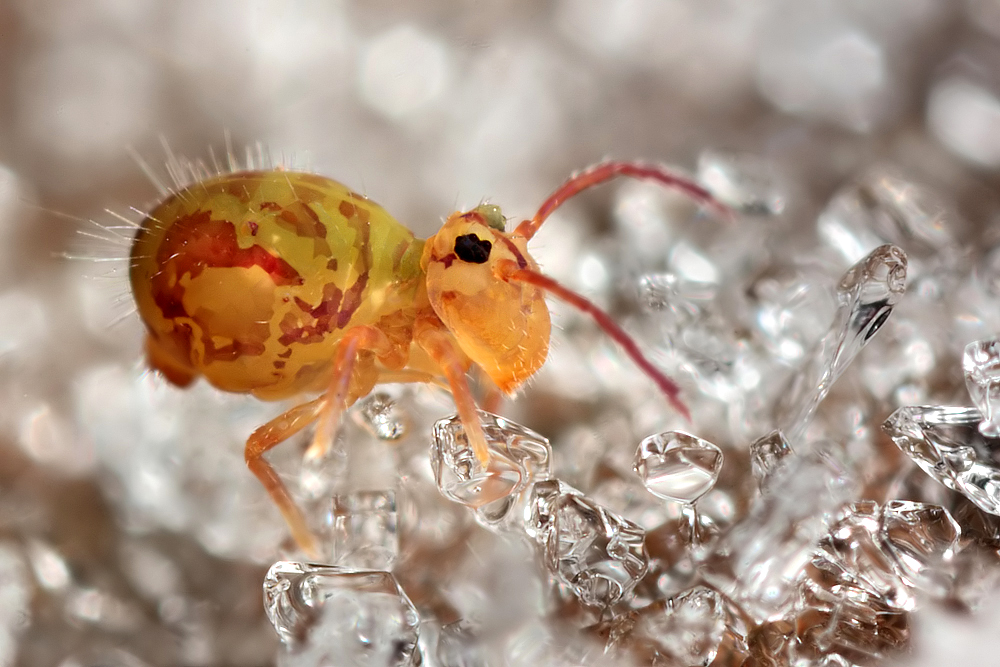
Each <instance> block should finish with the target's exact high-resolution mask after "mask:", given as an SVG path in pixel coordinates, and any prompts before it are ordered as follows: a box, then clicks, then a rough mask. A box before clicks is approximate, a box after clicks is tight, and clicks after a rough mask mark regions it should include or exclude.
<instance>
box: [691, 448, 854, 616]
mask: <svg viewBox="0 0 1000 667" xmlns="http://www.w3.org/2000/svg"><path fill="white" fill-rule="evenodd" d="M854 487H855V485H854V483H853V481H852V480H851V479H850V478H849V477H847V475H846V474H845V472H844V471H843V470H841V469H840V467H839V466H838V465H836V464H835V463H834V462H832V461H830V460H829V459H827V458H824V457H820V456H818V455H805V456H792V457H789V458H788V459H787V462H786V463H785V465H783V466H781V467H780V468H779V470H778V471H777V472H776V473H775V475H774V476H773V478H772V479H771V481H770V482H769V484H768V488H767V491H766V492H765V493H764V494H762V495H761V496H760V497H759V498H758V499H757V500H756V501H755V502H754V504H753V506H752V507H751V508H750V512H749V514H748V516H747V517H745V518H744V519H743V521H741V522H740V523H738V524H736V525H735V526H733V528H731V529H730V530H729V532H728V533H726V534H725V535H723V536H722V537H721V538H720V539H719V541H718V542H717V543H716V545H715V547H714V548H713V549H712V552H711V553H710V554H709V555H708V556H707V557H706V558H705V559H704V560H703V562H702V575H703V577H704V578H705V580H706V581H708V582H709V583H710V584H712V585H713V586H714V587H715V588H717V589H718V590H719V591H720V592H721V593H723V594H724V595H727V596H729V597H730V598H731V599H733V600H734V601H735V602H736V603H737V604H739V605H740V606H741V607H743V609H744V610H746V611H747V613H749V614H750V616H751V617H753V618H754V619H755V620H757V621H758V622H763V621H765V620H774V619H778V618H782V617H783V616H785V615H786V614H787V613H788V612H789V611H790V610H791V609H792V606H793V604H794V602H795V599H796V596H797V593H796V585H797V581H798V579H799V577H801V576H802V572H803V569H804V568H805V566H806V564H808V563H809V562H810V560H811V559H812V555H813V552H814V550H815V548H816V545H817V544H818V543H819V541H820V539H821V538H822V537H823V536H824V535H826V534H827V532H828V527H829V525H830V524H831V523H832V522H833V521H834V520H835V518H836V513H837V512H838V511H839V509H840V507H841V506H842V505H843V504H844V503H845V502H846V501H848V500H849V499H850V498H851V497H852V495H853V494H854Z"/></svg>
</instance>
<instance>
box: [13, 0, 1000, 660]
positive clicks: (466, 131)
mask: <svg viewBox="0 0 1000 667" xmlns="http://www.w3.org/2000/svg"><path fill="white" fill-rule="evenodd" d="M227 141H228V142H229V144H230V145H231V146H232V147H234V149H235V151H236V153H237V154H238V155H239V156H240V160H241V161H242V160H244V159H245V158H244V150H245V148H249V154H250V156H251V158H250V159H252V160H254V161H259V160H260V158H261V156H264V161H265V162H267V161H268V160H271V161H273V162H275V163H283V164H291V165H294V166H297V167H302V168H308V169H310V170H313V171H316V172H318V173H321V174H324V175H328V176H330V177H332V178H335V179H337V180H339V181H341V182H343V183H346V184H348V185H349V186H350V187H352V188H353V189H356V190H358V191H360V192H362V193H364V194H366V195H368V196H369V197H371V198H372V199H374V200H375V201H377V202H379V203H381V204H382V205H383V206H384V207H385V208H386V209H387V210H388V211H390V212H392V213H393V214H394V215H395V216H396V217H397V219H399V220H400V221H401V222H403V224H405V225H407V226H408V227H410V228H411V229H413V230H414V231H415V232H416V233H417V234H418V235H421V236H426V235H429V234H431V233H433V231H434V230H435V229H436V228H437V226H438V225H439V224H440V221H441V220H442V218H443V217H444V216H446V215H447V214H448V213H449V212H451V211H452V210H455V209H456V208H467V207H472V206H475V205H477V204H478V203H480V202H481V201H484V200H488V201H490V202H492V203H497V204H500V205H502V206H503V207H504V212H505V213H506V214H507V215H508V216H516V217H526V216H530V215H531V214H532V213H533V212H534V208H535V207H537V205H538V204H539V203H540V202H541V201H542V200H543V198H544V197H545V195H546V194H547V193H548V192H549V191H551V190H552V189H553V188H554V187H555V186H556V185H558V183H560V182H561V181H562V180H563V179H564V178H566V177H567V176H568V175H569V174H570V173H572V172H573V171H574V170H577V169H580V168H583V167H585V166H587V165H589V164H591V163H594V162H596V161H598V160H601V159H603V158H606V157H615V158H623V159H624V158H641V159H645V160H651V161H659V162H665V163H669V164H672V165H675V166H676V167H677V168H679V169H682V170H683V169H687V170H694V169H695V167H696V165H697V163H698V159H699V156H700V155H702V154H703V153H704V151H706V150H710V149H711V150H717V151H725V152H731V153H736V154H751V155H753V156H757V157H760V158H762V159H764V160H766V161H767V163H768V164H769V165H770V167H771V168H773V170H774V172H775V173H778V174H780V175H782V178H783V181H782V183H783V184H784V185H783V187H784V190H783V199H784V202H785V215H786V220H788V221H789V222H788V224H789V225H790V228H791V229H799V228H801V229H803V230H805V229H806V228H808V229H809V230H811V229H812V226H813V224H814V220H815V217H816V215H817V213H818V211H819V210H820V209H822V207H823V206H824V204H825V202H826V201H827V200H828V199H829V198H830V196H831V194H832V193H833V192H835V191H836V190H837V188H838V187H840V186H841V185H842V184H843V183H844V182H845V180H847V179H849V178H851V177H853V176H855V175H857V174H858V173H860V172H862V171H864V170H865V169H867V168H868V167H870V166H871V165H874V164H881V163H887V162H888V163H892V164H895V165H899V166H902V167H904V168H905V169H906V170H907V172H908V173H909V174H912V175H913V176H914V177H915V178H917V179H918V180H920V181H921V182H923V183H926V184H929V186H931V187H933V188H934V189H935V190H937V191H938V192H943V193H946V194H947V197H948V198H949V199H950V201H952V202H953V204H954V206H955V207H956V209H957V210H958V211H959V213H960V215H959V216H958V218H957V219H959V220H962V221H964V222H962V223H961V224H960V225H959V226H957V227H956V229H957V233H958V235H959V238H960V240H961V241H963V242H965V243H972V244H976V243H981V242H984V241H981V239H989V238H991V235H993V234H994V231H993V230H994V229H1000V227H995V223H996V222H997V213H998V211H1000V206H998V205H1000V190H998V188H997V185H998V183H1000V179H998V169H1000V2H998V0H961V1H960V0H878V1H877V2H871V1H869V0H751V1H747V0H699V1H698V2H692V1H690V0H688V1H681V0H545V1H537V0H530V1H528V0H525V1H521V0H511V1H509V2H504V3H484V2H435V1H433V0H420V1H410V2H405V3H397V2H388V1H381V0H374V1H365V2H348V1H339V0H322V1H320V0H304V1H302V2H295V3H290V2H283V1H280V0H231V1H225V0H210V1H204V0H170V1H154V0H0V238H2V240H3V242H2V243H0V664H24V665H65V666H66V667H69V666H71V665H97V664H101V665H146V664H150V665H161V664H162V665H169V664H185V665H230V664H231V665H264V664H271V663H272V661H273V656H274V652H275V650H276V646H277V639H276V637H275V635H274V633H273V631H272V630H271V629H270V624H269V623H268V622H267V619H266V618H265V617H264V614H263V610H262V607H261V603H260V582H261V579H262V578H263V574H264V568H265V567H266V565H267V564H268V563H269V559H270V560H273V555H274V545H275V543H276V541H277V540H278V539H280V537H276V536H280V531H281V525H280V522H278V521H277V520H276V519H275V518H274V517H273V515H270V514H269V515H268V516H269V517H270V518H269V519H268V521H269V523H265V524H252V525H250V526H249V527H248V526H246V525H244V524H242V523H238V524H236V528H233V527H232V526H230V528H228V529H222V528H217V527H216V528H212V530H208V529H205V530H202V529H201V528H199V529H198V530H195V529H192V528H191V525H192V524H191V522H190V521H189V519H188V518H185V515H183V512H184V511H187V512H192V511H193V510H191V509H190V508H189V509H188V510H184V511H181V510H176V511H174V510H171V509H170V507H171V505H170V504H169V503H167V502H166V501H164V503H163V504H159V505H155V507H154V508H153V509H149V507H146V508H143V507H142V503H143V502H144V501H143V499H145V500H146V501H149V503H150V505H151V506H152V505H153V504H154V503H153V501H152V500H149V499H150V498H154V497H157V495H156V494H158V493H161V492H163V490H162V488H161V486H162V485H159V486H158V482H157V481H156V480H155V479H153V480H147V482H148V483H147V486H144V487H142V488H140V489H138V490H136V489H135V488H132V487H131V486H130V485H129V483H128V479H129V478H130V477H131V479H132V480H133V481H134V480H135V479H138V477H136V476H137V475H139V473H137V472H136V470H138V468H130V467H128V465H126V462H127V460H128V457H129V456H130V455H131V454H130V453H129V449H128V446H129V439H130V438H132V440H131V441H130V442H133V443H137V442H140V441H142V440H143V438H144V437H145V436H143V435H142V434H143V433H145V434H146V435H148V432H155V431H156V430H157V429H161V430H163V431H164V432H170V433H171V434H172V437H174V438H177V437H183V433H182V434H181V435H180V436H178V435H177V429H178V427H177V425H176V424H174V423H172V422H171V418H170V417H169V415H170V414H171V413H170V409H169V405H168V408H165V409H164V410H163V412H162V413H158V414H161V417H160V419H161V420H163V421H161V422H155V423H150V422H149V420H146V421H145V422H143V423H139V422H140V421H142V420H140V419H139V416H140V415H143V414H146V413H144V412H143V410H144V409H145V408H144V407H143V406H148V405H149V404H151V403H155V404H156V405H159V406H161V407H162V406H163V405H166V404H169V403H170V401H184V400H188V399H185V398H183V397H181V398H177V397H174V396H173V394H171V393H170V390H168V389H166V388H163V387H147V391H148V393H149V395H148V396H145V397H140V398H136V394H135V390H134V388H133V389H130V388H129V387H132V385H130V384H129V382H131V380H125V379H123V378H124V377H125V376H126V375H127V374H129V373H133V372H138V370H137V369H138V368H139V364H140V351H141V342H142V335H141V325H140V324H139V322H138V321H137V319H136V318H135V317H134V316H129V311H130V303H129V297H128V292H127V281H126V280H125V279H124V276H123V275H122V269H123V267H124V264H123V263H122V262H121V261H120V260H121V258H123V257H125V256H126V254H127V249H128V239H129V238H130V232H128V230H126V229H118V230H116V229H110V230H109V229H108V228H109V227H114V226H115V225H116V224H117V225H121V224H122V223H116V219H115V217H114V216H113V215H112V214H111V213H108V212H106V211H111V212H114V213H117V214H120V215H123V216H125V217H127V218H129V219H132V220H139V219H141V214H140V213H139V212H141V211H143V210H146V209H147V208H148V207H149V206H150V205H151V204H153V203H155V201H156V199H157V197H158V191H157V187H156V185H155V183H154V180H153V178H151V176H150V173H151V174H153V175H154V176H155V178H159V179H161V180H162V181H163V182H167V183H169V177H168V176H167V173H166V169H165V168H164V166H163V165H164V164H165V163H166V161H167V159H168V155H169V154H170V153H173V154H175V155H178V156H183V157H186V158H190V159H200V160H204V161H205V162H208V163H210V161H211V155H212V154H214V155H216V156H224V155H225V154H226V151H227ZM267 155H270V156H271V157H270V158H267V157H266V156H267ZM609 196H610V195H609V194H608V193H607V192H604V191H600V192H597V193H594V194H588V195H587V196H585V197H583V198H582V199H581V201H580V202H577V203H575V204H574V206H575V207H577V209H579V210H583V211H590V212H592V213H593V215H591V216H590V218H591V219H594V220H596V221H597V222H596V223H594V224H595V228H600V224H601V222H600V220H601V218H602V216H605V217H606V216H607V215H608V213H607V209H608V204H607V200H608V197H609ZM90 221H96V222H97V223H99V225H94V224H92V222H90ZM558 230H561V231H558V232H551V231H549V232H548V233H546V234H542V235H540V236H539V239H538V241H537V244H538V250H537V253H536V256H537V258H538V259H539V260H540V263H541V264H542V266H543V267H546V268H547V269H549V270H550V271H551V272H552V273H554V274H556V275H560V274H562V275H564V276H565V275H567V273H568V272H571V270H572V269H570V268H567V267H570V266H572V265H573V262H574V259H575V258H574V257H566V255H567V248H571V249H572V250H573V252H574V253H581V252H585V251H586V250H587V249H588V243H587V240H588V239H589V238H592V237H590V236H588V235H587V234H588V233H589V232H587V231H586V230H583V231H581V230H580V229H575V228H573V227H572V226H565V225H564V226H562V227H559V228H558ZM81 232H83V234H81ZM803 233H804V234H807V235H808V234H811V233H812V232H811V231H808V232H803ZM86 234H95V235H97V236H100V237H102V238H103V239H104V240H98V239H92V238H89V237H87V236H86ZM563 235H565V237H564V236H563ZM116 237H121V238H118V239H117V242H116ZM564 238H566V239H571V241H572V243H570V242H569V241H566V243H567V245H566V246H565V247H564V246H563V242H564ZM581 249H582V250H581ZM66 254H68V255H71V256H74V257H83V258H85V259H82V260H79V259H78V260H69V259H67V258H66V257H64V256H63V255H66ZM105 260H108V261H105ZM586 286H587V285H586V280H583V285H582V287H586ZM116 383H117V384H116ZM174 393H179V392H174ZM150 396H152V398H150ZM197 396H198V397H199V398H198V399H197V400H199V401H202V402H203V403H204V402H207V406H206V407H205V408H204V410H205V412H206V414H207V416H205V417H204V419H205V422H204V424H211V422H212V419H213V418H212V414H213V412H212V410H213V408H214V407H218V408H219V411H220V412H224V413H225V414H227V415H229V416H228V417H227V419H229V420H230V421H231V422H233V423H235V424H237V426H236V427H233V430H234V432H237V433H240V432H242V433H244V434H245V433H248V432H249V430H251V429H252V428H253V426H254V425H256V424H259V423H261V421H262V418H261V414H262V413H260V412H259V410H264V411H265V413H266V414H274V413H275V411H276V410H277V409H278V408H276V407H275V406H269V407H266V408H258V407H256V406H254V405H250V404H249V403H248V402H246V401H241V400H240V399H238V398H226V397H222V398H218V397H216V396H214V395H209V394H208V393H207V389H206V390H205V393H203V394H198V395H197ZM212 401H220V402H221V403H220V406H221V407H219V406H215V404H213V403H212ZM226 401H229V402H226ZM98 403H99V405H96V404H98ZM81 406H83V407H81ZM185 409H189V408H185ZM513 409H515V410H516V409H517V408H516V407H515V408H513ZM521 410H522V412H521V413H518V414H521V415H522V416H523V417H524V421H525V423H527V424H528V425H529V426H532V427H534V428H539V429H546V430H547V432H549V433H552V432H556V433H557V432H559V426H558V425H557V423H558V421H559V419H561V418H562V416H560V415H562V414H563V413H559V414H557V415H556V416H552V415H546V414H543V410H542V408H538V407H537V406H536V407H535V408H532V409H524V408H521ZM102 411H103V412H102ZM101 414H108V415H114V416H115V418H117V419H126V418H129V417H134V419H133V422H135V423H132V422H130V428H131V429H132V430H125V431H122V430H120V429H122V428H125V427H123V426H121V425H120V424H118V425H116V426H115V427H114V428H115V429H119V430H118V434H119V435H118V436H117V437H120V438H123V439H124V440H125V442H121V443H119V444H120V447H119V448H118V449H115V448H110V449H108V448H103V449H102V446H101V445H100V444H99V441H100V437H99V436H97V435H95V433H99V432H100V426H99V425H98V426H95V423H97V422H99V421H100V420H99V419H98V418H97V417H95V415H101ZM164 414H165V415H167V416H162V415H164ZM215 414H218V413H215ZM570 414H572V412H570ZM109 418H110V417H109ZM88 420H89V421H88ZM116 423H117V422H116ZM205 428H211V427H210V426H205V427H204V428H202V432H204V429H205ZM227 428H228V427H227ZM144 429H145V430H144ZM220 430H222V431H224V432H225V433H228V430H226V429H220ZM122 434H124V435H122ZM206 437H207V436H206ZM227 438H228V440H229V441H227V442H225V443H222V442H219V443H218V444H212V445H208V446H209V447H218V448H221V449H226V451H228V454H227V456H229V457H230V458H232V459H233V460H235V461H236V462H237V465H236V467H235V468H234V469H236V470H237V473H235V474H241V475H245V476H246V478H247V482H248V485H247V487H246V489H247V490H246V493H247V494H249V496H248V497H251V499H250V500H247V501H246V502H247V503H251V504H254V503H256V505H261V504H262V503H264V501H262V500H261V499H260V498H259V497H258V496H259V490H256V489H255V488H253V486H252V485H253V483H254V482H253V480H252V479H251V478H250V475H249V474H248V473H245V472H243V471H242V470H239V468H240V466H241V463H240V461H239V459H241V458H242V454H241V451H242V450H241V446H240V443H239V442H238V438H235V437H232V436H229V435H226V436H222V435H220V436H219V437H218V438H217V440H226V439H227ZM212 442H216V441H215V440H214V441H212ZM156 451H157V452H158V454H157V455H158V456H161V457H162V460H161V461H160V462H161V463H162V465H164V466H167V467H169V466H172V465H182V463H181V462H179V461H178V460H175V458H172V457H177V458H178V459H179V458H181V457H182V454H181V453H180V451H181V450H180V449H176V450H172V449H170V448H169V447H166V446H165V447H163V448H162V449H158V450H156ZM171 452H175V453H173V454H172V453H171ZM220 456H222V455H221V454H220ZM136 465H138V464H136ZM227 474H228V473H227ZM123 478H125V479H126V480H127V481H125V482H123V481H122V479H123ZM188 491H190V489H188ZM172 493H179V492H177V491H176V490H175V491H172ZM128 498H133V500H128ZM135 498H139V500H135ZM233 504H234V506H235V507H234V508H232V510H231V514H238V513H239V512H240V511H241V509H240V507H239V503H236V502H234V503H233ZM130 508H131V509H130ZM137 508H138V509H137ZM263 511H266V512H270V510H263ZM151 517H152V518H151ZM199 530H201V532H199ZM206 530H208V532H205V531H206ZM212 531H215V532H212ZM220 531H221V532H220ZM227 531H228V532H227ZM248 532H249V534H251V537H247V534H248ZM234 533H242V536H241V537H240V539H239V540H238V539H237V538H236V537H234V536H233V534H234ZM254 539H256V540H257V541H254ZM240 540H242V541H240ZM248 541H249V543H248ZM206 545H207V546H206ZM213 545H214V546H213ZM939 664H944V663H943V662H942V663H939ZM980 664H985V663H980Z"/></svg>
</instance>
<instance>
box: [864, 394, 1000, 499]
mask: <svg viewBox="0 0 1000 667" xmlns="http://www.w3.org/2000/svg"><path fill="white" fill-rule="evenodd" d="M981 421H982V413H980V412H979V410H977V409H976V408H953V407H940V406H915V405H907V406H904V407H902V408H899V409H898V410H896V411H895V412H894V413H892V414H891V415H890V416H889V418H888V419H887V420H886V421H885V423H884V424H883V425H882V428H883V429H885V431H886V433H888V434H889V436H890V437H891V438H892V440H893V442H895V443H896V446H897V447H899V448H900V449H901V450H902V451H903V452H904V453H905V454H907V455H909V457H910V458H911V459H913V461H914V462H915V463H916V464H917V465H918V466H920V468H921V469H922V470H923V471H924V472H926V473H927V474H928V475H930V476H931V477H933V478H934V479H936V480H937V481H939V482H941V483H942V484H944V485H945V486H947V487H948V488H949V489H954V490H955V491H958V492H959V493H962V494H964V495H965V496H966V497H967V498H968V499H969V500H971V501H972V502H973V503H975V504H976V506H977V507H979V509H981V510H983V511H984V512H989V513H990V514H998V515H1000V467H998V464H997V462H998V461H1000V439H997V438H989V437H987V436H985V435H983V434H982V433H981V432H980V431H979V423H980V422H981Z"/></svg>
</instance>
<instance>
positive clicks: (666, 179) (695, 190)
mask: <svg viewBox="0 0 1000 667" xmlns="http://www.w3.org/2000/svg"><path fill="white" fill-rule="evenodd" d="M618 176H631V177H632V178H638V179H643V180H650V181H657V182H658V183H662V184H663V185H665V186H667V187H669V188H674V189H677V190H680V191H681V192H683V193H685V194H686V195H688V196H689V197H691V198H692V199H694V200H695V201H697V202H699V203H701V204H704V205H705V206H708V207H709V208H712V209H713V210H715V211H716V212H718V213H720V214H721V215H723V216H724V217H726V218H727V219H731V218H732V217H733V210H732V209H731V208H729V207H728V206H726V205H725V204H723V203H722V202H720V201H719V200H718V199H716V198H715V197H713V196H712V193H711V192H709V191H708V190H706V189H705V188H703V187H702V186H700V185H698V184H697V183H696V182H694V181H693V180H692V179H690V178H688V177H686V176H682V175H681V174H676V173H674V172H672V171H670V170H669V169H667V168H665V167H662V166H659V165H655V164H645V163H642V162H624V161H620V160H611V161H608V162H600V163H598V164H595V165H594V166H593V167H589V168H587V169H585V170H583V171H581V172H580V173H578V174H575V175H574V176H573V177H572V178H570V179H569V180H568V181H566V182H565V183H563V184H562V185H560V186H559V187H558V188H557V189H556V191H555V192H553V193H552V194H551V195H549V198H548V199H546V200H545V202H544V203H543V204H542V206H541V208H539V209H538V212H537V213H535V217H533V218H532V219H531V220H525V221H524V222H522V223H521V224H519V225H518V226H517V229H515V230H514V233H515V234H518V235H519V236H523V237H524V238H526V239H531V237H533V236H534V235H535V232H537V231H538V228H539V227H541V226H542V223H543V222H545V220H546V218H548V217H549V216H550V215H551V214H552V212H553V211H555V210H556V209H557V208H559V207H560V206H562V205H563V203H565V202H566V200H567V199H570V198H572V197H574V196H576V195H578V194H580V193H581V192H583V191H584V190H587V189H588V188H592V187H594V186H595V185H600V184H601V183H605V182H607V181H610V180H611V179H613V178H617V177H618Z"/></svg>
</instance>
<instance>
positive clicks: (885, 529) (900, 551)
mask: <svg viewBox="0 0 1000 667" xmlns="http://www.w3.org/2000/svg"><path fill="white" fill-rule="evenodd" d="M960 534H961V529H960V528H959V527H958V523H956V522H955V519H953V518H952V516H951V514H950V513H949V512H948V510H946V509H945V508H943V507H941V506H939V505H929V504H926V503H915V502H909V501H905V500H892V501H889V502H888V503H886V504H885V506H884V507H883V508H882V517H881V525H880V526H879V540H880V541H881V544H882V548H883V550H885V551H886V552H887V553H888V554H889V555H890V556H892V558H893V560H894V561H895V563H896V566H897V572H898V573H899V575H900V577H901V578H902V579H903V580H904V581H905V582H906V583H907V584H909V585H910V586H913V587H915V588H919V589H921V590H924V591H927V592H929V593H931V594H933V595H936V596H941V595H943V594H944V593H945V592H947V589H948V584H949V577H950V571H949V567H948V565H949V564H950V562H951V560H952V559H953V557H954V555H955V551H956V547H957V543H958V538H959V535H960Z"/></svg>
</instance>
